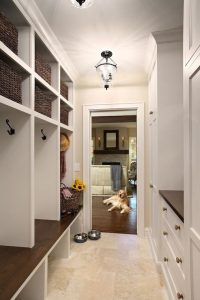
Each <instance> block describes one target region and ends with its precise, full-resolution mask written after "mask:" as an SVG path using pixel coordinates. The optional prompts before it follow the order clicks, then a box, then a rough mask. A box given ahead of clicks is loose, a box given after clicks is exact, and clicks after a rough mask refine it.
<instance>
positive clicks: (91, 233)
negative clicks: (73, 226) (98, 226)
mask: <svg viewBox="0 0 200 300" xmlns="http://www.w3.org/2000/svg"><path fill="white" fill-rule="evenodd" d="M100 237H101V232H100V231H99V230H95V229H92V230H91V231H89V232H88V238H89V239H90V240H98V239H100Z"/></svg>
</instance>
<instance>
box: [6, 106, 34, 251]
mask: <svg viewBox="0 0 200 300" xmlns="http://www.w3.org/2000/svg"><path fill="white" fill-rule="evenodd" d="M0 120H1V126H0V140H1V142H0V143H1V147H0V191H1V209H0V226H1V228H3V230H1V231H0V244H1V245H8V246H21V247H32V246H33V243H34V231H33V230H34V224H33V209H32V208H33V196H32V183H33V181H32V180H33V178H32V173H31V171H32V153H31V151H30V145H31V137H32V125H31V117H30V115H29V114H27V113H24V112H21V111H17V110H16V109H13V108H11V107H8V106H6V105H3V104H0ZM9 126H11V128H12V129H13V131H12V130H11V129H10V127H9Z"/></svg>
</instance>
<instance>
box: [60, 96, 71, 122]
mask: <svg viewBox="0 0 200 300" xmlns="http://www.w3.org/2000/svg"><path fill="white" fill-rule="evenodd" d="M68 116H69V109H68V107H67V105H66V104H65V103H64V102H62V101H61V104H60V122H61V123H63V124H65V125H69V124H68Z"/></svg>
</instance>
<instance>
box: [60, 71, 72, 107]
mask: <svg viewBox="0 0 200 300" xmlns="http://www.w3.org/2000/svg"><path fill="white" fill-rule="evenodd" d="M60 95H61V98H64V99H65V100H67V101H69V102H71V103H72V96H73V92H72V81H71V79H70V77H69V76H68V75H67V73H66V72H65V71H64V69H63V68H62V67H60Z"/></svg>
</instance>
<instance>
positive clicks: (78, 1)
mask: <svg viewBox="0 0 200 300" xmlns="http://www.w3.org/2000/svg"><path fill="white" fill-rule="evenodd" d="M71 2H72V4H73V5H74V6H75V7H77V8H87V7H89V6H91V5H92V4H93V2H94V0H71Z"/></svg>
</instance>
